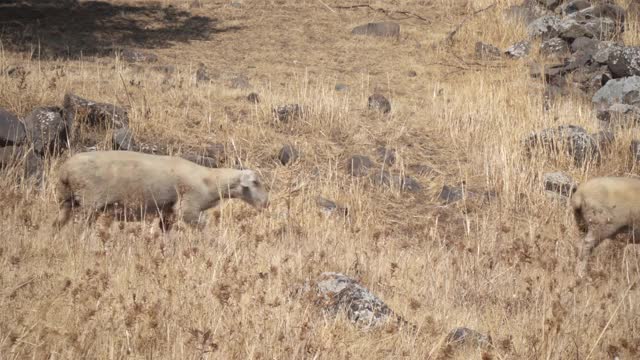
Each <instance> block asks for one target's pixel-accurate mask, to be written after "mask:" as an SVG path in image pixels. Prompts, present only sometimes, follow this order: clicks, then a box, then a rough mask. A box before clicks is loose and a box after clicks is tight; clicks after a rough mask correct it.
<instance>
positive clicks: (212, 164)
mask: <svg viewBox="0 0 640 360" xmlns="http://www.w3.org/2000/svg"><path fill="white" fill-rule="evenodd" d="M181 157H182V158H183V159H186V160H189V161H191V162H193V163H196V164H198V165H200V166H205V167H208V168H217V167H218V162H217V161H216V159H213V158H210V157H208V156H202V155H197V154H185V155H182V156H181Z"/></svg>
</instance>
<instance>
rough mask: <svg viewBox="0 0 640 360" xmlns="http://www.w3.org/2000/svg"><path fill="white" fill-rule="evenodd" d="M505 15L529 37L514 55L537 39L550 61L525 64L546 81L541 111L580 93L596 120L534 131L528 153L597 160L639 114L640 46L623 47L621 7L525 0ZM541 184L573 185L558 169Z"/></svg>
mask: <svg viewBox="0 0 640 360" xmlns="http://www.w3.org/2000/svg"><path fill="white" fill-rule="evenodd" d="M506 15H507V16H508V17H509V18H511V19H513V20H515V21H521V22H524V23H525V24H526V26H527V32H528V39H524V40H522V41H521V42H519V43H518V44H519V45H518V46H515V47H514V48H520V49H524V48H526V49H527V50H526V51H525V50H522V51H519V52H518V56H515V57H526V56H527V55H528V54H529V50H530V49H531V44H532V43H533V42H534V41H539V42H540V47H539V52H540V53H539V55H541V57H542V58H544V59H545V60H546V61H549V60H550V62H551V65H544V66H543V65H541V64H537V63H530V75H531V77H532V78H537V79H540V80H542V81H543V83H544V85H545V91H544V97H545V110H548V109H549V104H550V103H551V101H552V100H553V99H554V98H556V97H558V96H562V95H566V94H568V93H570V92H571V93H578V94H582V95H583V96H585V97H588V98H590V100H591V102H592V104H593V107H594V110H595V112H596V113H597V116H596V117H597V120H596V119H594V120H595V121H597V125H598V126H599V130H598V131H596V132H593V133H589V132H587V131H586V130H585V129H584V128H583V127H580V126H576V125H561V126H557V127H554V128H547V129H542V130H539V131H535V132H533V133H531V134H530V135H528V136H527V137H525V138H524V139H523V146H524V148H525V152H526V153H527V154H529V155H530V154H532V153H533V152H534V151H536V150H542V151H543V152H544V153H545V154H548V155H550V156H558V155H564V156H569V157H570V158H572V160H573V161H574V164H575V165H576V166H583V165H585V164H587V163H589V162H591V163H594V164H598V163H600V162H601V161H602V157H603V151H604V150H606V149H607V147H608V146H609V145H610V144H611V143H612V142H613V141H614V139H615V135H616V130H618V129H619V128H623V127H629V126H635V125H637V124H638V121H639V120H640V47H633V46H625V45H624V43H623V41H622V34H623V33H624V31H625V21H626V18H627V16H626V15H627V14H626V11H625V9H624V8H622V7H621V6H619V5H616V4H614V3H613V2H602V1H597V2H596V1H593V2H592V1H587V0H573V1H561V0H524V2H523V3H522V4H521V5H514V6H512V7H510V8H509V9H508V10H507V11H506ZM523 44H524V45H523ZM505 52H506V51H505ZM476 53H477V54H478V55H479V56H483V57H488V56H489V57H497V56H502V53H503V52H501V51H499V50H498V49H497V48H495V47H492V46H491V45H488V44H484V43H478V44H477V45H476ZM511 53H513V51H511ZM512 55H513V54H512ZM637 143H640V141H633V142H632V144H631V146H630V148H631V151H632V152H634V151H637V146H636V147H634V144H637ZM633 154H634V158H636V155H635V152H634V153H633ZM543 183H544V189H545V191H546V193H547V194H549V195H550V196H553V197H558V196H560V197H566V196H569V195H570V193H571V189H573V188H574V187H575V183H574V182H573V180H572V179H571V178H570V177H569V176H567V175H566V174H562V173H549V174H545V175H544V180H543Z"/></svg>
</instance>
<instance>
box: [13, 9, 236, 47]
mask: <svg viewBox="0 0 640 360" xmlns="http://www.w3.org/2000/svg"><path fill="white" fill-rule="evenodd" d="M217 22H218V21H217V19H214V18H210V17H206V16H195V15H193V14H192V13H190V12H188V11H184V10H178V9H176V8H174V7H172V6H167V7H162V6H160V5H154V4H143V5H137V4H136V5H117V4H110V3H107V2H104V1H86V2H77V1H74V0H59V1H48V0H45V1H9V0H0V41H1V42H2V46H3V47H4V49H6V50H9V51H16V52H27V53H30V54H31V55H32V56H33V57H35V58H42V59H54V58H63V59H76V58H79V57H81V56H111V55H113V54H114V51H116V50H118V49H120V48H124V47H140V48H147V49H153V48H163V47H169V46H171V43H172V42H189V41H191V40H207V39H209V38H210V37H211V36H212V35H214V34H216V33H221V32H225V31H236V30H239V29H240V28H239V27H227V28H219V27H216V24H217Z"/></svg>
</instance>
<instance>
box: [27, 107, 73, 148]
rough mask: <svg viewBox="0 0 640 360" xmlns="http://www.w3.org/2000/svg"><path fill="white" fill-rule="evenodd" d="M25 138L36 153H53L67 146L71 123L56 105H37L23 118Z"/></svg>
mask: <svg viewBox="0 0 640 360" xmlns="http://www.w3.org/2000/svg"><path fill="white" fill-rule="evenodd" d="M24 126H25V130H26V133H27V138H28V139H29V140H30V141H31V142H32V144H33V147H34V150H35V152H36V153H37V154H38V155H41V156H42V155H45V154H55V153H58V152H60V151H61V150H62V149H65V148H67V145H68V140H69V130H70V128H71V123H70V122H68V121H65V120H64V117H63V110H62V109H61V108H59V107H57V106H50V107H44V106H43V107H37V108H35V109H34V110H33V111H32V112H31V113H30V114H29V115H27V117H26V118H25V119H24Z"/></svg>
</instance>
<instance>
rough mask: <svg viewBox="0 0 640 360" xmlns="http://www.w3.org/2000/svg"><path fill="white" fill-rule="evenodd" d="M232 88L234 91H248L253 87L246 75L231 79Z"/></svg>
mask: <svg viewBox="0 0 640 360" xmlns="http://www.w3.org/2000/svg"><path fill="white" fill-rule="evenodd" d="M231 87H232V88H234V89H248V88H250V87H251V83H250V82H249V78H247V77H246V76H245V75H236V76H234V77H233V78H231Z"/></svg>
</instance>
